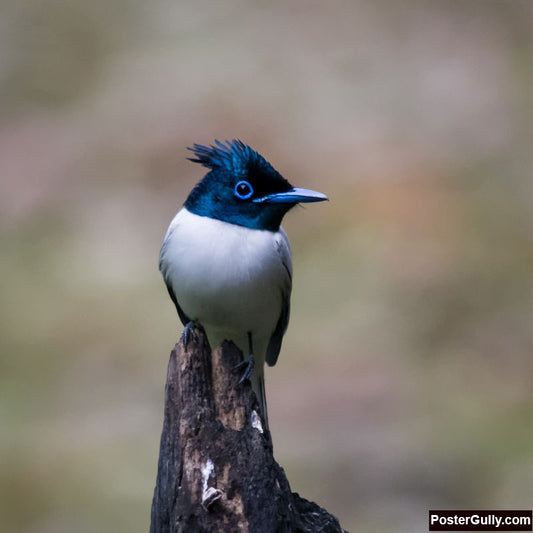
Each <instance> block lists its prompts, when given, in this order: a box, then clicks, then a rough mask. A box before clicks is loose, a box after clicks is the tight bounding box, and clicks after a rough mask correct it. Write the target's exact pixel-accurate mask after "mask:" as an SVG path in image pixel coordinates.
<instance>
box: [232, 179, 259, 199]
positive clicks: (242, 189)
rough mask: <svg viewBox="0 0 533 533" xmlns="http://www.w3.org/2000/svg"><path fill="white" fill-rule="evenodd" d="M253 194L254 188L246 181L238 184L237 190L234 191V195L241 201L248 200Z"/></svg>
mask: <svg viewBox="0 0 533 533" xmlns="http://www.w3.org/2000/svg"><path fill="white" fill-rule="evenodd" d="M253 193H254V188H253V187H252V186H251V185H250V183H248V182H247V181H244V180H242V181H239V182H237V184H236V185H235V189H234V190H233V194H235V196H236V197H237V198H239V200H248V198H250V197H251V196H252V194H253Z"/></svg>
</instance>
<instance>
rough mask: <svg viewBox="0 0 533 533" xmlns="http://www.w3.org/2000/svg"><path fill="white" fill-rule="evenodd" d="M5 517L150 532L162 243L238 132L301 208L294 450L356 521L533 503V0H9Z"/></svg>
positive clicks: (275, 421) (392, 526) (284, 410)
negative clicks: (322, 196)
mask: <svg viewBox="0 0 533 533" xmlns="http://www.w3.org/2000/svg"><path fill="white" fill-rule="evenodd" d="M0 13H1V16H0V39H1V46H0V110H1V125H0V180H1V184H2V185H1V194H0V224H1V235H0V244H1V261H0V269H1V270H0V271H1V274H2V276H1V279H2V297H1V300H0V301H1V304H0V305H1V307H0V323H1V337H0V350H1V352H0V353H1V359H0V424H1V430H0V530H1V531H3V532H4V531H5V532H22V533H37V532H39V533H52V532H54V533H55V532H71V531H77V532H79V533H85V532H91V533H92V532H95V531H113V532H126V531H127V532H137V531H138V532H144V531H147V530H148V526H149V517H150V505H151V498H152V492H153V487H154V483H155V474H156V465H157V456H158V450H159V438H160V432H161V424H162V409H163V389H164V380H165V376H166V366H167V362H168V355H169V352H170V350H171V348H172V347H173V345H174V342H175V341H176V340H177V338H178V335H179V334H180V331H181V326H180V325H179V323H178V319H177V316H176V313H175V310H174V307H173V305H172V303H171V301H170V299H169V298H168V295H167V292H166V289H165V287H164V285H163V282H162V280H161V279H160V275H159V273H158V269H157V261H158V254H159V247H160V244H161V240H162V238H163V235H164V233H165V231H166V228H167V225H168V223H169V222H170V220H171V218H172V217H173V215H174V213H175V212H176V211H177V210H178V208H179V207H180V206H181V204H182V202H183V201H184V199H185V197H186V195H187V193H188V191H189V190H190V189H191V187H192V186H193V185H194V184H195V183H196V182H197V181H198V180H199V179H200V178H201V177H202V175H203V170H202V168H201V167H199V166H197V165H193V164H191V163H189V162H187V161H186V160H185V157H186V156H187V155H188V152H187V151H186V147H187V146H189V145H191V144H192V143H193V142H200V143H206V144H207V143H210V142H212V141H213V140H214V139H215V138H217V139H232V138H240V139H242V140H244V141H245V142H247V143H249V144H251V145H252V146H253V147H254V148H256V149H257V150H258V151H260V152H261V153H262V154H263V155H264V156H265V157H266V158H267V159H268V160H269V161H271V162H272V163H273V165H274V166H275V167H276V168H277V169H278V170H279V171H280V172H281V173H282V174H283V175H285V176H286V177H287V178H288V179H290V181H291V182H293V183H294V184H295V185H298V186H302V187H307V188H314V189H318V190H321V191H323V192H325V193H326V194H328V195H329V197H330V200H331V201H330V202H329V203H327V204H320V205H316V206H312V207H309V208H305V209H303V208H302V209H295V210H293V211H292V212H291V213H290V214H289V215H288V216H287V217H286V220H285V224H284V225H285V228H286V229H287V231H288V233H289V235H290V237H291V240H292V245H293V255H294V269H295V277H294V292H293V314H292V321H291V325H290V327H289V331H288V333H287V335H286V338H285V342H284V347H283V350H282V353H281V356H280V359H279V362H278V364H277V365H276V367H274V368H273V369H269V370H268V371H267V396H268V400H269V412H270V417H271V426H272V433H273V439H274V446H275V453H276V458H277V460H278V461H279V462H280V463H281V464H282V465H283V466H284V467H285V469H286V473H287V475H288V478H289V480H290V482H291V484H292V488H293V490H295V491H298V492H300V493H301V494H302V495H303V496H305V497H307V498H308V499H312V500H315V501H317V502H318V503H319V504H321V505H322V506H324V507H326V508H327V509H328V510H329V511H331V512H333V513H334V514H336V515H337V516H338V517H339V519H340V521H341V523H342V525H343V526H344V527H345V528H346V529H348V530H351V531H354V532H364V533H374V532H375V533H388V532H405V533H411V532H413V531H425V530H427V511H428V509H430V508H451V509H454V508H463V509H464V508H466V509H470V508H474V509H475V508H503V509H513V508H531V502H532V495H533V423H532V412H533V357H532V354H533V327H532V323H533V276H532V274H533V247H532V245H533V200H532V199H533V180H532V177H531V168H533V149H532V148H533V147H532V139H533V3H532V2H530V1H529V0H514V1H512V2H511V1H504V0H495V1H493V0H483V1H481V0H478V1H473V0H469V1H462V2H458V1H446V0H442V1H439V2H427V1H418V0H410V1H404V2H394V1H392V0H389V1H385V0H378V1H376V0H372V1H370V0H369V1H341V0H338V1H337V0H334V1H332V2H327V3H326V2H310V1H294V2H279V1H274V2H244V1H223V2H216V1H214V0H200V1H198V0H196V1H194V2H193V1H179V2H172V1H168V0H154V1H152V2H140V1H136V0H133V1H126V0H114V1H113V2H107V1H105V2H104V1H103V0H95V1H92V2H87V1H82V0H49V1H48V2H46V3H43V2H37V1H35V0H19V1H18V2H9V1H6V0H3V1H2V3H1V8H0Z"/></svg>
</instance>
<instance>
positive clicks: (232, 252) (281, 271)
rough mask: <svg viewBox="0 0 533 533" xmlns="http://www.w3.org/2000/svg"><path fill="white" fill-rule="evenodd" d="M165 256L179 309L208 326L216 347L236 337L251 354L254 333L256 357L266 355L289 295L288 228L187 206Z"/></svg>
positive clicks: (173, 224) (173, 226)
mask: <svg viewBox="0 0 533 533" xmlns="http://www.w3.org/2000/svg"><path fill="white" fill-rule="evenodd" d="M160 259H161V271H162V273H163V276H164V278H165V281H166V282H167V284H170V285H171V286H172V290H173V291H174V293H175V295H176V298H177V300H178V303H179V305H180V307H181V308H182V309H183V311H184V312H185V314H186V315H187V316H188V317H189V318H191V319H192V320H198V321H199V322H200V323H201V324H202V325H203V326H204V328H205V329H206V332H207V335H208V338H209V341H210V343H211V345H212V347H215V346H216V345H218V344H219V343H220V342H221V341H222V340H224V339H231V340H233V341H234V342H235V343H236V344H237V345H239V347H240V348H241V349H242V350H243V351H244V352H245V353H246V351H247V349H248V346H247V333H248V332H249V331H250V332H252V336H253V340H254V351H255V353H256V356H260V357H261V356H262V357H264V352H265V351H266V346H267V344H268V341H269V339H270V337H271V335H272V333H273V331H274V329H275V327H276V324H277V322H278V319H279V317H280V313H281V309H282V301H283V295H287V294H290V286H291V270H292V266H291V261H290V248H289V243H288V239H287V235H286V234H285V232H284V231H283V229H281V228H280V231H278V232H272V231H262V230H255V229H248V228H245V227H242V226H237V225H235V224H229V223H227V222H222V221H220V220H215V219H212V218H208V217H202V216H198V215H195V214H193V213H191V212H189V211H188V210H187V209H186V208H183V209H182V210H181V211H179V212H178V214H177V215H176V216H175V218H174V220H173V221H172V222H171V224H170V226H169V229H168V231H167V234H166V237H165V240H164V243H163V247H162V249H161V258H160Z"/></svg>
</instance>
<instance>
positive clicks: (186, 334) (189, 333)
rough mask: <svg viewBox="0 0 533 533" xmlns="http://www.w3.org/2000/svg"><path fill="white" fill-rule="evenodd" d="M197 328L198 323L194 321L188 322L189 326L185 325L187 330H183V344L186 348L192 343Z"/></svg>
mask: <svg viewBox="0 0 533 533" xmlns="http://www.w3.org/2000/svg"><path fill="white" fill-rule="evenodd" d="M195 327H196V322H194V320H191V321H190V322H187V324H185V328H184V330H183V333H182V334H181V342H183V345H184V346H187V344H189V342H191V340H192V337H193V334H194V328H195Z"/></svg>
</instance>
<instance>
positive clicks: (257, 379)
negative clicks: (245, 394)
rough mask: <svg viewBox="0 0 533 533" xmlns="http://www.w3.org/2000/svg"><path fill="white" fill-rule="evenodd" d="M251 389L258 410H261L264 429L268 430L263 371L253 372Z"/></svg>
mask: <svg viewBox="0 0 533 533" xmlns="http://www.w3.org/2000/svg"><path fill="white" fill-rule="evenodd" d="M251 381H252V389H253V391H254V392H255V395H256V396H257V401H258V402H259V409H261V415H262V418H263V421H264V423H265V427H266V429H268V411H267V400H266V393H265V375H264V373H263V369H261V371H257V370H256V371H255V372H253V373H252V376H251Z"/></svg>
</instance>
